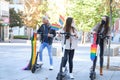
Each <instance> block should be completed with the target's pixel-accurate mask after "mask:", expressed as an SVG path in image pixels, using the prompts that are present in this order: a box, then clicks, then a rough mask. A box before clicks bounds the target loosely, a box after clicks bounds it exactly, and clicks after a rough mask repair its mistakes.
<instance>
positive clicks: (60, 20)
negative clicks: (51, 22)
mask: <svg viewBox="0 0 120 80" xmlns="http://www.w3.org/2000/svg"><path fill="white" fill-rule="evenodd" d="M64 22H65V19H64V17H63V16H62V15H60V17H59V23H60V25H62V26H63V24H64Z"/></svg>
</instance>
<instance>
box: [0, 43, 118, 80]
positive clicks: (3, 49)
mask: <svg viewBox="0 0 120 80" xmlns="http://www.w3.org/2000/svg"><path fill="white" fill-rule="evenodd" d="M9 44H10V43H9ZM25 45H26V44H25ZM25 45H19V44H18V46H16V45H12V46H10V45H8V46H7V45H6V46H3V45H0V80H46V79H45V78H46V77H47V78H48V80H56V76H57V73H58V71H59V66H60V62H61V58H60V57H56V56H54V57H53V58H54V70H53V71H49V58H48V54H47V50H46V49H45V50H44V54H43V55H44V57H43V59H44V65H43V67H42V69H40V70H39V71H37V72H36V73H34V74H32V73H31V71H24V70H22V68H24V67H26V66H27V64H28V62H29V59H30V56H31V49H30V48H31V47H30V45H27V46H25ZM56 45H57V44H56ZM88 45H89V44H88ZM89 52H90V51H89V46H86V47H85V45H79V48H78V49H77V50H76V53H75V57H74V70H73V71H74V76H75V79H74V80H90V79H89V72H90V71H89V68H90V67H91V64H92V62H91V60H90V58H89ZM106 61H107V57H105V59H104V65H105V66H106ZM97 66H99V60H98V63H97ZM113 66H114V67H115V66H116V68H115V69H116V70H114V69H112V67H113ZM110 69H111V70H106V69H104V76H100V75H99V68H97V69H96V73H97V78H96V80H119V79H120V56H115V57H111V58H110Z"/></svg>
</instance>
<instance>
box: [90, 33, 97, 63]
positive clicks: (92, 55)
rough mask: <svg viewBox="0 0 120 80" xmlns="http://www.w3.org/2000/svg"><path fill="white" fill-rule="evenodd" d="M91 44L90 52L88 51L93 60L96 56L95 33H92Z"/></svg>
mask: <svg viewBox="0 0 120 80" xmlns="http://www.w3.org/2000/svg"><path fill="white" fill-rule="evenodd" d="M93 38H94V40H93V44H92V45H91V53H90V58H91V60H92V61H94V60H95V57H96V52H97V44H96V40H97V34H96V33H94V34H93Z"/></svg>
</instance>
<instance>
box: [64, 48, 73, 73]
mask: <svg viewBox="0 0 120 80" xmlns="http://www.w3.org/2000/svg"><path fill="white" fill-rule="evenodd" d="M74 51H75V50H74V49H73V50H67V49H65V53H64V62H63V67H65V66H66V63H67V61H68V60H69V72H70V73H72V70H73V57H74Z"/></svg>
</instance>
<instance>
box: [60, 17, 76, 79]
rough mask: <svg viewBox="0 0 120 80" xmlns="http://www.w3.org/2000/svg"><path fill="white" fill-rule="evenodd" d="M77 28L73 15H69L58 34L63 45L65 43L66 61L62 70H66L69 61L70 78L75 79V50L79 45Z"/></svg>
mask: <svg viewBox="0 0 120 80" xmlns="http://www.w3.org/2000/svg"><path fill="white" fill-rule="evenodd" d="M59 33H69V34H68V35H67V34H66V35H62V34H59ZM77 33H78V32H77V30H76V28H75V23H74V20H73V18H72V17H68V18H67V19H66V24H65V27H64V28H63V29H61V30H60V31H59V32H58V34H59V36H58V37H60V38H61V40H62V45H64V44H65V51H64V56H63V57H64V62H63V65H62V71H63V72H64V71H65V66H66V63H67V61H68V62H69V73H70V78H71V79H73V78H74V77H73V57H74V52H75V49H76V47H77V41H78V34H77Z"/></svg>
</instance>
